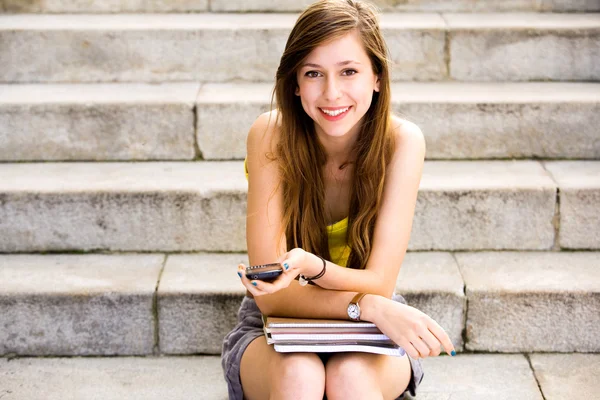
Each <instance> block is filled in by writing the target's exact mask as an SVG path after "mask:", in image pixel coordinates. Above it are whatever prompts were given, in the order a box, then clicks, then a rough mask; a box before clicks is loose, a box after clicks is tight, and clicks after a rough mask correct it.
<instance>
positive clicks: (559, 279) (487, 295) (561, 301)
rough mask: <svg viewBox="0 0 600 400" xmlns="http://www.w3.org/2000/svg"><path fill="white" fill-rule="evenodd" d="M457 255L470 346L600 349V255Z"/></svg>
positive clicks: (509, 349)
mask: <svg viewBox="0 0 600 400" xmlns="http://www.w3.org/2000/svg"><path fill="white" fill-rule="evenodd" d="M454 256H455V257H456V260H457V262H458V265H459V268H460V270H461V273H462V276H463V279H464V281H465V285H466V294H467V298H468V299H469V303H468V306H469V308H468V313H467V324H466V329H467V343H466V348H467V349H469V350H477V351H493V352H519V351H560V352H573V351H577V352H598V351H600V338H599V337H598V335H597V330H598V329H597V327H598V326H600V269H599V268H598V266H599V265H600V253H597V252H579V253H574V252H531V253H529V252H527V253H526V252H520V253H514V252H505V253H497V252H496V253H491V252H482V253H456V254H455V255H454Z"/></svg>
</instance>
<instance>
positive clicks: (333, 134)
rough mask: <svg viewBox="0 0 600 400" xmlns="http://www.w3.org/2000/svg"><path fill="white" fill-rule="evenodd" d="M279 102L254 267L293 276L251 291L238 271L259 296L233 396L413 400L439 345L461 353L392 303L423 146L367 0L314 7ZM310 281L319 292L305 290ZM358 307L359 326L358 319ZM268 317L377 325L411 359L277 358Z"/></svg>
mask: <svg viewBox="0 0 600 400" xmlns="http://www.w3.org/2000/svg"><path fill="white" fill-rule="evenodd" d="M274 95H275V96H276V101H277V107H276V109H275V110H274V111H271V112H268V113H265V114H263V115H261V116H260V117H259V118H258V119H257V120H256V122H255V123H254V124H253V125H252V127H251V129H250V132H249V134H248V139H247V158H246V162H245V163H244V165H245V167H246V174H247V175H246V176H247V178H248V209H247V227H246V235H247V244H248V256H249V261H250V264H251V265H258V264H267V263H273V262H281V263H282V264H283V265H284V273H283V274H282V275H281V276H279V277H278V278H277V280H275V281H273V282H271V283H268V282H264V281H249V280H248V279H247V278H246V276H245V274H244V268H245V266H244V265H243V264H240V265H239V266H238V275H239V276H240V278H241V282H242V283H243V285H244V286H245V287H246V288H247V292H246V297H245V298H244V299H243V301H242V304H241V306H240V310H239V313H238V324H237V326H236V327H235V328H234V329H233V330H232V331H231V332H230V333H228V334H227V336H226V337H225V339H224V342H223V351H222V366H223V370H224V373H225V378H226V381H227V383H228V388H229V398H230V399H235V400H237V399H239V400H241V399H243V398H245V399H248V400H254V399H259V400H260V399H287V398H294V399H322V398H323V397H324V396H326V397H327V399H329V400H334V399H346V400H348V399H378V398H379V399H396V398H403V397H404V393H405V392H410V394H411V395H413V396H415V395H416V389H417V386H418V385H419V384H420V382H421V380H422V379H423V376H424V373H423V369H422V366H421V361H420V360H419V359H420V358H424V357H428V356H438V355H439V354H440V351H441V346H443V347H444V349H445V350H446V352H448V353H450V352H452V353H453V354H455V353H454V347H453V345H452V343H451V341H450V339H449V337H448V335H447V334H446V332H445V331H444V329H443V328H442V327H440V326H439V325H438V324H437V323H436V322H435V321H434V320H433V319H431V318H430V317H429V316H427V315H426V314H424V313H423V312H421V311H419V310H417V309H415V308H413V307H410V306H408V305H407V304H406V301H405V300H404V298H403V297H402V296H400V295H397V294H395V293H394V289H395V286H396V278H397V276H398V272H399V270H400V266H401V264H402V260H403V259H404V256H405V253H406V249H407V246H408V241H409V237H410V231H411V228H412V220H413V214H414V210H415V204H416V199H417V190H418V187H419V183H420V180H421V173H422V168H423V163H424V159H425V140H424V138H423V134H422V133H421V131H420V129H419V128H418V127H417V126H416V125H415V124H413V123H411V122H409V121H406V120H402V119H400V118H398V117H395V116H393V115H392V114H391V101H390V97H391V93H390V71H389V59H388V55H387V47H386V45H385V42H384V40H383V38H382V35H381V31H380V28H379V23H378V17H377V13H376V9H374V7H373V6H372V5H370V4H368V3H363V2H361V1H356V0H323V1H318V2H316V3H314V4H313V5H311V6H310V7H308V8H307V9H306V10H305V11H304V12H303V13H302V14H301V15H300V17H299V19H298V20H297V22H296V24H295V26H294V28H293V29H292V32H291V33H290V36H289V38H288V41H287V44H286V47H285V50H284V53H283V56H282V58H281V62H280V65H279V68H278V70H277V74H276V83H275V89H274ZM299 276H300V278H302V279H300V280H304V277H307V278H308V279H309V282H310V283H312V284H311V285H305V286H303V285H300V282H299V281H297V279H299ZM317 276H318V278H315V277H317ZM310 278H314V282H313V281H311V280H310ZM357 294H362V296H360V295H359V296H357ZM356 297H360V299H359V300H358V299H356ZM351 302H354V303H356V302H358V304H359V306H360V315H358V316H357V315H356V314H355V313H349V311H348V310H349V307H348V306H349V304H350V303H351ZM261 313H262V314H265V315H274V316H294V317H307V318H332V319H346V320H349V319H355V320H356V318H358V319H359V320H365V321H372V322H374V323H375V324H376V325H377V326H378V327H379V329H380V330H381V331H382V332H383V333H384V334H386V335H387V336H389V337H390V338H391V339H392V340H393V341H394V342H396V343H397V344H398V345H400V346H401V347H402V348H404V349H405V350H406V352H407V355H406V356H404V357H394V356H386V355H379V354H371V353H361V352H347V353H277V352H275V350H274V349H273V346H271V345H267V342H266V340H265V338H264V337H263V336H264V335H263V330H262V328H263V327H262V321H261Z"/></svg>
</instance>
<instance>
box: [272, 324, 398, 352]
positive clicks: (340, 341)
mask: <svg viewBox="0 0 600 400" xmlns="http://www.w3.org/2000/svg"><path fill="white" fill-rule="evenodd" d="M262 320H263V330H264V332H265V338H266V339H267V343H268V344H272V345H274V347H275V351H277V352H280V353H290V352H312V353H335V352H341V351H362V352H365V353H376V354H385V355H390V356H399V357H401V356H403V355H404V354H405V351H404V349H403V348H401V347H400V346H398V345H397V344H396V343H394V342H393V341H392V340H391V339H390V338H389V337H387V336H386V335H384V334H383V333H381V331H380V330H379V328H377V326H376V325H375V324H374V323H371V322H354V321H345V320H334V319H301V318H282V317H265V316H264V315H263V317H262Z"/></svg>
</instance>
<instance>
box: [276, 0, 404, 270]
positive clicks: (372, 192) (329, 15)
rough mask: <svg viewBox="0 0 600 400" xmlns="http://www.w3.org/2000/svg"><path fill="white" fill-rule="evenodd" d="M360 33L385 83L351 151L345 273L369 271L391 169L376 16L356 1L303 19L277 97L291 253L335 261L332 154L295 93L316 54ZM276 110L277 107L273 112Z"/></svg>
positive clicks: (315, 7) (336, 3) (387, 99)
mask: <svg viewBox="0 0 600 400" xmlns="http://www.w3.org/2000/svg"><path fill="white" fill-rule="evenodd" d="M353 30H356V31H357V32H358V35H359V38H360V40H361V41H362V44H363V46H364V49H365V51H366V53H367V55H368V56H369V59H370V61H371V65H372V68H373V72H374V73H375V74H376V75H378V76H379V79H380V86H379V92H374V93H373V99H372V102H371V106H370V108H369V110H368V111H367V113H366V114H365V116H364V117H363V119H362V121H363V122H362V124H361V126H360V129H359V135H358V138H357V140H356V143H355V145H354V148H353V149H352V153H353V154H354V155H355V157H356V159H355V164H354V174H353V177H352V186H351V195H350V196H351V200H350V210H349V214H348V232H347V238H346V241H347V243H348V245H349V247H350V249H351V251H350V256H349V259H348V263H347V267H349V268H356V269H364V268H365V266H366V263H367V260H368V258H369V255H370V253H371V247H372V238H373V232H374V228H375V221H376V218H377V214H378V210H379V206H380V204H381V199H382V196H383V187H384V179H385V176H386V168H387V165H388V164H389V161H390V160H391V157H392V154H393V150H394V146H395V143H394V140H393V135H392V131H391V104H390V103H391V91H390V75H389V74H390V68H389V65H390V60H389V57H388V54H389V52H388V49H387V46H386V44H385V41H384V39H383V37H382V34H381V31H380V28H379V20H378V9H377V8H376V7H375V6H374V5H372V4H370V3H366V2H362V1H356V0H321V1H317V2H316V3H314V4H312V5H311V6H309V7H308V8H307V9H306V10H305V11H304V12H303V13H302V14H301V15H300V16H299V17H298V20H297V21H296V24H295V25H294V28H293V29H292V31H291V33H290V36H289V38H288V40H287V43H286V46H285V50H284V52H283V55H282V57H281V61H280V64H279V68H278V69H277V74H276V80H275V87H274V89H273V94H272V97H271V105H272V104H273V96H275V97H276V99H277V122H279V119H280V118H281V121H280V123H278V124H277V125H278V126H280V132H281V134H280V135H279V142H278V143H277V147H276V149H275V153H276V154H275V156H274V159H276V160H277V161H278V166H279V173H280V185H282V191H283V209H284V211H283V212H284V215H283V226H282V232H280V234H281V235H283V233H284V232H285V235H286V241H287V250H291V249H292V248H294V247H301V248H303V249H304V250H306V251H309V252H311V253H314V254H318V255H320V256H321V257H323V258H325V259H331V258H330V254H329V246H328V236H327V223H326V219H325V211H324V204H325V185H324V178H323V175H322V174H323V171H322V170H323V168H322V167H323V166H324V165H325V163H326V154H325V150H324V148H323V146H322V145H321V144H320V142H319V140H318V138H317V135H316V132H315V127H314V122H313V120H312V119H311V118H310V117H309V116H308V115H307V114H306V112H305V111H304V109H303V108H302V104H301V101H300V98H299V97H298V96H296V95H295V93H294V91H295V88H296V87H297V85H298V82H297V77H296V73H297V71H298V68H299V67H300V65H301V64H302V62H303V61H304V60H305V59H306V57H308V55H309V54H310V52H311V51H312V50H313V49H315V48H316V47H318V46H319V45H320V44H322V43H324V42H325V41H327V40H332V39H336V38H339V37H342V36H344V35H346V34H348V33H350V32H351V31H353ZM271 109H272V107H271Z"/></svg>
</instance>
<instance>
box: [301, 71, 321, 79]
mask: <svg viewBox="0 0 600 400" xmlns="http://www.w3.org/2000/svg"><path fill="white" fill-rule="evenodd" d="M309 74H318V72H317V71H308V72H307V73H305V74H304V76H308V77H309V78H316V76H314V75H309Z"/></svg>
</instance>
